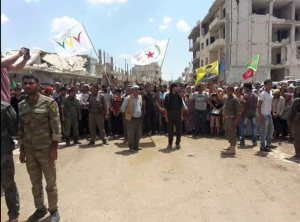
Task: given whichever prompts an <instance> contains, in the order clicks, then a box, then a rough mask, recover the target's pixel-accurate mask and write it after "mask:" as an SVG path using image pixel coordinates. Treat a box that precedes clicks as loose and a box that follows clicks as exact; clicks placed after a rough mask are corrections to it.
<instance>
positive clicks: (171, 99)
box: [165, 83, 184, 149]
mask: <svg viewBox="0 0 300 222" xmlns="http://www.w3.org/2000/svg"><path fill="white" fill-rule="evenodd" d="M183 111H184V109H183V100H182V98H181V96H180V95H179V93H178V84H177V83H172V85H171V89H170V93H169V94H168V95H166V99H165V118H166V122H167V123H168V133H169V145H168V149H172V146H173V139H174V126H175V127H176V134H177V139H176V147H175V148H176V149H180V148H181V147H180V142H181V133H182V121H183Z"/></svg>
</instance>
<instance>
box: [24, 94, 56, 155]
mask: <svg viewBox="0 0 300 222" xmlns="http://www.w3.org/2000/svg"><path fill="white" fill-rule="evenodd" d="M19 112H20V117H19V144H20V145H24V147H25V152H28V151H34V150H36V149H49V148H51V145H52V142H53V141H57V142H60V140H61V123H60V118H59V109H58V105H57V103H56V102H55V101H54V99H52V98H49V97H46V96H43V95H40V94H39V95H38V96H37V98H36V100H35V103H34V104H31V103H29V100H28V97H27V98H26V99H25V100H23V101H22V102H21V103H19Z"/></svg>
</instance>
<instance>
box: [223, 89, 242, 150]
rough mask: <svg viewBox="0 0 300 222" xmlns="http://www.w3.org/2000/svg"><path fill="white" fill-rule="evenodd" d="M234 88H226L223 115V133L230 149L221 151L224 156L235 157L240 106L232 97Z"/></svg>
mask: <svg viewBox="0 0 300 222" xmlns="http://www.w3.org/2000/svg"><path fill="white" fill-rule="evenodd" d="M233 93H234V88H233V87H228V88H227V96H228V98H227V100H226V101H225V107H224V115H225V132H226V135H227V138H228V141H229V143H230V147H229V148H228V149H226V151H223V152H222V153H223V154H225V155H235V154H236V152H235V148H236V142H237V138H236V130H237V127H238V125H239V120H240V118H241V105H240V102H239V100H238V99H237V98H236V97H235V96H234V95H233Z"/></svg>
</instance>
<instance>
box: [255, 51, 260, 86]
mask: <svg viewBox="0 0 300 222" xmlns="http://www.w3.org/2000/svg"><path fill="white" fill-rule="evenodd" d="M260 56H261V54H259V60H258V65H257V70H256V71H255V79H254V84H255V83H256V79H257V72H258V68H259V64H260Z"/></svg>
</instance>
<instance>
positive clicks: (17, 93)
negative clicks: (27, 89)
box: [10, 87, 26, 117]
mask: <svg viewBox="0 0 300 222" xmlns="http://www.w3.org/2000/svg"><path fill="white" fill-rule="evenodd" d="M14 91H15V96H14V97H12V98H11V101H10V105H11V106H12V107H13V108H14V110H15V111H16V113H17V117H19V103H20V102H21V101H22V100H24V99H25V98H26V96H24V95H22V88H19V87H17V88H15V90H14Z"/></svg>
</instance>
